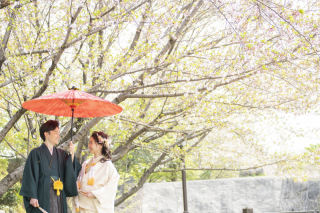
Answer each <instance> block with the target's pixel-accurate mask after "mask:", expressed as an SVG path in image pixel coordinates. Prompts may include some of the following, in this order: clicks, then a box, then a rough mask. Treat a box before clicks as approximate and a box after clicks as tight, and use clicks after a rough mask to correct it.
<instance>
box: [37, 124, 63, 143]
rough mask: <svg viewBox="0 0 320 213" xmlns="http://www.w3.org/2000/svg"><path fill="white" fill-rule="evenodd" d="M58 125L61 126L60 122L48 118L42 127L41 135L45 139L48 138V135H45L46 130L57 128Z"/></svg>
mask: <svg viewBox="0 0 320 213" xmlns="http://www.w3.org/2000/svg"><path fill="white" fill-rule="evenodd" d="M57 127H59V122H58V121H54V120H48V121H47V122H45V123H44V124H42V125H41V127H40V137H41V138H42V140H43V141H45V140H46V137H45V136H44V133H45V132H50V131H52V130H55V129H56V128H57Z"/></svg>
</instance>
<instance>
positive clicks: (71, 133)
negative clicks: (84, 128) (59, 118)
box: [71, 108, 74, 154]
mask: <svg viewBox="0 0 320 213" xmlns="http://www.w3.org/2000/svg"><path fill="white" fill-rule="evenodd" d="M71 111H72V117H71V141H72V136H73V113H74V109H73V108H72V109H71ZM71 154H73V153H71Z"/></svg>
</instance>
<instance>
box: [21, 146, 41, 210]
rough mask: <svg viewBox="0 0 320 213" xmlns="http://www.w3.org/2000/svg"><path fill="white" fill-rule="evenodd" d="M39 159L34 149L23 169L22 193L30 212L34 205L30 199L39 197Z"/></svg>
mask: <svg viewBox="0 0 320 213" xmlns="http://www.w3.org/2000/svg"><path fill="white" fill-rule="evenodd" d="M38 161H39V159H38V155H37V152H36V151H35V150H32V151H31V152H30V154H29V156H28V159H27V161H26V164H25V166H24V170H23V178H22V186H21V189H20V195H22V196H23V201H24V206H25V208H26V210H27V212H30V211H31V209H32V207H33V206H32V205H31V204H30V199H31V198H35V199H38V193H37V191H38V182H39V178H40V177H39V169H40V166H39V162H38Z"/></svg>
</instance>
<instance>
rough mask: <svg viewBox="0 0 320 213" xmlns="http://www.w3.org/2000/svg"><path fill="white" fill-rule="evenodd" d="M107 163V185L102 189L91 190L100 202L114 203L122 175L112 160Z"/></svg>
mask: <svg viewBox="0 0 320 213" xmlns="http://www.w3.org/2000/svg"><path fill="white" fill-rule="evenodd" d="M106 163H107V172H108V177H107V178H108V181H107V183H106V185H104V186H103V187H101V188H100V189H97V190H94V191H91V193H92V194H93V195H94V196H95V197H96V198H97V199H98V201H99V203H100V204H105V203H111V202H112V201H113V202H112V205H114V199H115V197H116V194H117V189H118V181H119V177H120V175H119V174H118V172H117V170H116V168H115V167H114V165H113V164H112V162H111V161H108V162H106Z"/></svg>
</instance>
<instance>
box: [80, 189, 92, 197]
mask: <svg viewBox="0 0 320 213" xmlns="http://www.w3.org/2000/svg"><path fill="white" fill-rule="evenodd" d="M80 192H81V193H82V194H83V195H84V196H86V197H89V198H94V197H95V196H94V195H93V194H92V192H84V191H80Z"/></svg>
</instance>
